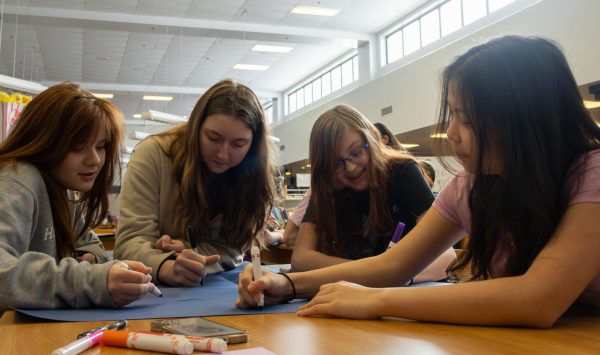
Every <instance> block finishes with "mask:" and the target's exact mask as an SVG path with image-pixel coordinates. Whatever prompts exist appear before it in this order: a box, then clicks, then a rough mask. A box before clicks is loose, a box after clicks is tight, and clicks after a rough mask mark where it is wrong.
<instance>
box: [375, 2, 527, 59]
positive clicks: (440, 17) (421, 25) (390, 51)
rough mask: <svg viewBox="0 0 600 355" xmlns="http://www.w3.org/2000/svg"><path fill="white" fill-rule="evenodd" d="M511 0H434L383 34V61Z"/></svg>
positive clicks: (465, 23) (424, 44) (435, 38)
mask: <svg viewBox="0 0 600 355" xmlns="http://www.w3.org/2000/svg"><path fill="white" fill-rule="evenodd" d="M514 1H515V0H436V1H431V2H430V3H429V5H428V7H426V8H423V9H420V10H419V11H420V12H416V13H413V14H411V15H409V17H406V18H405V19H403V20H401V22H400V25H399V26H398V28H396V29H394V30H393V31H391V32H390V33H388V34H386V35H385V36H384V42H383V43H384V45H385V64H390V63H392V62H394V61H396V60H398V59H400V58H402V57H404V56H406V55H408V54H410V53H413V52H416V51H417V50H419V49H420V48H422V47H424V46H426V45H428V44H431V43H434V42H435V41H437V40H439V39H440V38H442V37H444V36H447V35H449V34H450V33H452V32H454V31H456V30H458V29H460V28H462V27H463V26H466V25H468V24H470V23H473V22H475V21H477V20H479V19H481V18H483V17H485V16H487V15H489V14H490V13H491V12H493V11H496V10H497V9H500V8H502V7H504V6H506V5H507V4H510V3H512V2H514ZM402 21H404V22H402Z"/></svg>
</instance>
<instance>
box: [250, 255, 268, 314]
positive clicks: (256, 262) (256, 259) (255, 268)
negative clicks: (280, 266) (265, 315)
mask: <svg viewBox="0 0 600 355" xmlns="http://www.w3.org/2000/svg"><path fill="white" fill-rule="evenodd" d="M250 258H251V259H252V276H254V280H258V279H259V278H260V277H261V275H262V272H261V269H260V249H258V247H257V246H256V245H254V244H253V245H252V248H251V249H250ZM264 305H265V294H264V293H263V292H262V291H261V292H260V298H259V300H258V307H264Z"/></svg>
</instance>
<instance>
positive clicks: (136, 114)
mask: <svg viewBox="0 0 600 355" xmlns="http://www.w3.org/2000/svg"><path fill="white" fill-rule="evenodd" d="M133 118H142V114H141V113H134V114H133Z"/></svg>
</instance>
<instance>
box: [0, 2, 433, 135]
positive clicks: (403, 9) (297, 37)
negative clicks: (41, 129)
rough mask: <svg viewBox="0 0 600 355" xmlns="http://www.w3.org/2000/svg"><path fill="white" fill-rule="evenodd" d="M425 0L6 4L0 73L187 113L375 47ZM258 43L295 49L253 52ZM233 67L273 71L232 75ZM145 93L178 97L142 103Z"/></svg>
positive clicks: (291, 81)
mask: <svg viewBox="0 0 600 355" xmlns="http://www.w3.org/2000/svg"><path fill="white" fill-rule="evenodd" d="M426 2H427V0H402V1H398V0H369V1H365V0H321V1H319V2H315V1H311V2H307V1H300V0H20V1H19V0H5V7H4V16H2V20H3V28H2V38H0V74H4V75H13V72H14V75H15V76H17V77H19V78H23V79H26V80H33V81H37V82H40V83H42V84H44V85H52V84H53V83H56V82H62V81H65V80H71V81H77V82H82V84H83V86H84V87H89V88H90V89H91V90H92V91H95V92H112V93H113V94H114V95H115V96H114V98H113V99H112V102H114V103H115V104H116V105H117V106H118V107H119V108H120V109H121V110H122V111H123V113H124V114H125V117H126V118H127V119H132V115H133V114H134V113H139V112H141V111H143V110H148V109H154V110H159V111H166V112H169V113H173V114H179V115H184V114H187V113H189V112H190V110H191V108H192V107H193V105H194V104H195V103H196V101H197V99H198V97H199V96H200V95H201V94H202V92H204V90H206V89H207V88H208V87H210V86H212V85H213V84H214V83H215V82H217V81H218V80H221V79H224V78H232V79H234V80H239V81H241V82H244V83H246V84H248V85H250V86H251V87H252V88H253V89H255V90H256V91H257V93H259V96H261V99H264V100H265V101H267V100H268V99H269V98H270V97H274V96H277V95H280V94H282V93H283V92H284V91H285V90H287V89H289V88H290V87H292V86H293V85H295V84H296V83H298V81H300V80H302V79H304V78H306V77H307V76H309V75H311V74H312V73H314V72H315V71H318V70H320V68H322V67H323V66H324V65H327V64H328V63H330V62H331V61H332V60H334V59H336V58H338V57H339V56H340V55H343V54H345V53H347V51H348V50H349V49H348V47H344V46H343V45H342V44H341V43H340V42H341V41H340V39H354V40H356V41H361V43H364V42H365V41H372V39H373V38H374V35H375V34H376V33H377V32H378V31H380V30H381V29H383V28H385V27H387V26H389V25H391V24H392V23H394V22H395V21H397V20H398V19H400V18H401V17H402V16H405V15H406V14H407V13H409V12H410V11H413V10H415V9H416V8H418V7H419V6H420V5H422V4H424V3H426ZM299 4H301V5H316V6H325V7H333V8H339V9H340V12H339V13H338V14H337V15H336V16H334V17H322V16H306V15H297V14H290V10H291V9H292V8H293V7H294V6H295V5H299ZM17 18H18V19H17ZM17 22H18V25H17ZM15 37H16V41H15ZM15 43H16V51H15ZM257 43H260V44H271V45H288V46H291V47H293V49H292V50H291V51H290V52H288V53H258V52H253V51H252V50H251V49H252V47H253V46H254V44H257ZM373 45H375V44H373ZM238 63H246V64H260V65H267V66H269V68H268V69H267V70H265V71H246V70H235V69H233V66H234V65H235V64H238ZM13 68H14V70H13ZM148 93H155V94H159V95H171V96H173V97H174V99H173V100H172V101H171V102H167V103H165V102H148V101H143V100H142V96H143V95H144V94H148ZM153 127H154V128H152V129H156V126H153ZM128 129H129V128H128Z"/></svg>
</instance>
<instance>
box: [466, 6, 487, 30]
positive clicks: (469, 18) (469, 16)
mask: <svg viewBox="0 0 600 355" xmlns="http://www.w3.org/2000/svg"><path fill="white" fill-rule="evenodd" d="M485 15H487V1H486V0H463V26H466V25H468V24H470V23H473V22H475V21H477V20H479V19H480V18H482V17H484V16H485Z"/></svg>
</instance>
